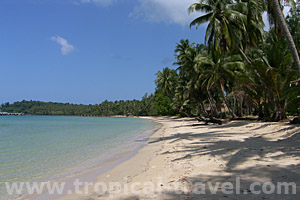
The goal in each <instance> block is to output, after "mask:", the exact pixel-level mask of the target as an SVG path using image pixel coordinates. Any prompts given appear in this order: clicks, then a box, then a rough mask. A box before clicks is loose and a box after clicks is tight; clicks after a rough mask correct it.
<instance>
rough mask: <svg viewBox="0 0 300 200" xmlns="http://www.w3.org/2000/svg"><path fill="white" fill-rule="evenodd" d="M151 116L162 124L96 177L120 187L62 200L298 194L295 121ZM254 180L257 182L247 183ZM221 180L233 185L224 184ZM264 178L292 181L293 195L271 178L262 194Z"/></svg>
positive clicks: (299, 154)
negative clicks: (218, 121) (213, 121)
mask: <svg viewBox="0 0 300 200" xmlns="http://www.w3.org/2000/svg"><path fill="white" fill-rule="evenodd" d="M151 119H153V120H155V121H156V122H159V123H161V124H162V125H163V126H162V127H161V129H159V130H158V131H157V132H156V133H155V134H154V135H153V136H152V137H151V139H150V141H149V144H148V145H147V146H145V147H144V148H143V149H141V150H140V151H139V152H138V154H136V155H135V156H134V157H133V158H131V159H129V160H127V161H125V162H123V163H122V164H120V165H118V166H117V167H115V168H113V169H112V170H110V171H108V172H107V173H105V174H102V175H100V176H99V177H97V182H101V183H105V184H107V186H109V185H108V183H109V182H119V183H120V184H121V186H119V185H114V186H115V187H112V188H113V189H111V190H110V191H107V192H106V193H105V194H101V195H99V194H97V193H95V190H94V189H95V185H93V186H90V187H89V188H88V189H89V193H88V194H85V195H74V194H73V195H68V196H64V197H62V199H68V200H69V199H88V200H93V199H95V200H96V199H126V200H129V199H300V187H299V186H300V128H299V127H300V126H298V125H289V124H287V123H262V122H250V121H233V122H230V123H229V124H226V125H221V126H219V125H207V126H205V125H199V126H193V125H195V124H198V122H197V121H195V120H193V119H172V118H151ZM239 181H240V185H238V186H236V182H239ZM257 181H258V182H260V184H261V185H258V186H256V187H254V189H253V188H251V187H250V185H251V184H252V183H253V182H257ZM218 182H219V185H216V184H218ZM226 182H230V183H232V185H233V188H230V186H229V188H227V189H226V185H225V184H224V183H226ZM266 182H272V184H274V185H276V184H277V183H278V182H288V183H290V182H294V183H295V184H296V190H297V191H296V192H297V194H292V190H290V191H289V194H287V195H286V194H281V195H279V194H277V193H278V192H279V190H278V189H277V188H276V189H275V191H274V192H272V191H270V190H271V189H272V185H271V186H270V183H269V187H266V188H265V189H266V190H265V191H266V192H270V193H271V192H272V194H265V193H264V192H263V191H262V190H263V185H264V186H267V183H266ZM200 183H201V184H202V185H201V187H199V185H200ZM151 184H152V185H151ZM203 185H204V186H205V188H204V187H203ZM98 186H99V185H98ZM98 188H100V187H98ZM101 188H103V187H101ZM130 188H131V189H130ZM152 189H154V190H153V191H152ZM213 189H214V190H213ZM290 189H292V186H291V187H290ZM212 190H213V191H212ZM222 190H223V192H222ZM199 191H200V192H203V193H204V192H205V194H199ZM224 191H225V192H227V193H228V194H226V193H224ZM259 191H261V194H254V193H257V192H259ZM214 192H215V193H216V194H212V193H214ZM100 193H101V192H100ZM229 193H232V194H229ZM239 193H241V194H239ZM243 193H247V194H243ZM282 193H284V191H282Z"/></svg>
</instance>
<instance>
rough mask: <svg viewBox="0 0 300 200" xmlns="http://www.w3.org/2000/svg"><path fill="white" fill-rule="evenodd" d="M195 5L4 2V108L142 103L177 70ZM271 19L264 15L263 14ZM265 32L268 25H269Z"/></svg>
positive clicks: (197, 36)
mask: <svg viewBox="0 0 300 200" xmlns="http://www.w3.org/2000/svg"><path fill="white" fill-rule="evenodd" d="M194 2H196V0H1V1H0V26H1V28H0V70H1V72H0V74H1V78H0V92H1V93H0V94H1V95H0V103H4V102H10V103H12V102H15V101H22V100H39V101H46V102H48V101H52V102H70V103H76V104H98V103H101V102H102V101H104V100H109V101H115V100H130V99H141V97H142V96H143V95H144V94H145V93H148V94H150V93H153V92H154V90H155V84H154V80H155V78H156V76H155V74H156V73H157V72H158V71H159V70H162V69H163V68H164V67H170V68H173V69H175V68H176V66H174V65H172V63H173V62H174V61H175V60H174V49H175V47H176V43H178V42H179V41H180V40H181V39H189V40H190V41H191V42H197V43H204V34H205V29H206V25H202V26H200V27H199V28H198V29H197V30H196V29H195V28H190V27H189V23H190V22H191V20H192V19H194V18H195V17H197V16H200V15H201V13H194V14H191V15H189V14H188V12H187V9H188V7H189V6H190V5H191V4H192V3H194ZM265 18H266V16H265ZM267 26H268V25H267Z"/></svg>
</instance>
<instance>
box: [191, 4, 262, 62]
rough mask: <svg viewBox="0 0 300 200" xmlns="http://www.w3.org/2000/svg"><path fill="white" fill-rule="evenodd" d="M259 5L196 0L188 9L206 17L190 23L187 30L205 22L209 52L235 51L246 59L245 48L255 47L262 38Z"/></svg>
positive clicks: (260, 8)
mask: <svg viewBox="0 0 300 200" xmlns="http://www.w3.org/2000/svg"><path fill="white" fill-rule="evenodd" d="M263 10H264V9H263V4H260V3H258V2H256V1H254V0H246V1H241V0H240V1H232V0H225V1H222V0H200V1H199V3H194V4H192V5H191V6H190V8H189V13H191V12H195V11H201V12H205V13H206V14H204V15H202V16H200V17H198V18H196V19H194V20H193V21H192V22H191V23H190V26H196V27H198V26H200V25H201V24H203V23H205V22H208V26H207V29H206V34H205V42H206V44H208V46H209V47H210V49H213V50H218V51H222V52H223V53H226V52H229V51H234V50H238V51H239V53H240V54H241V55H242V56H243V58H244V59H245V60H246V61H247V62H250V61H249V60H248V59H247V56H246V54H245V50H246V48H247V46H248V45H250V46H255V47H256V46H257V43H258V42H259V41H262V35H263V31H262V30H263V25H264V24H263V20H262V15H261V14H262V12H263Z"/></svg>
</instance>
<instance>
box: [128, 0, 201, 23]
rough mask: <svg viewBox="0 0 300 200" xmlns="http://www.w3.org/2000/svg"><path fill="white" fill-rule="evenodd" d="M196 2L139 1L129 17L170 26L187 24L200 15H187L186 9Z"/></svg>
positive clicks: (172, 0) (178, 0) (193, 0)
mask: <svg viewBox="0 0 300 200" xmlns="http://www.w3.org/2000/svg"><path fill="white" fill-rule="evenodd" d="M195 2H197V1H196V0H139V5H137V6H136V7H135V8H134V11H133V12H132V14H130V15H131V16H138V17H143V18H144V19H146V20H147V21H150V22H154V23H159V22H166V23H172V24H180V25H186V24H189V23H190V22H191V21H192V19H194V18H195V16H199V15H200V13H193V14H191V15H189V14H188V8H189V6H190V5H192V4H193V3H195Z"/></svg>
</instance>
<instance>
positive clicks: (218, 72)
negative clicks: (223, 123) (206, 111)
mask: <svg viewBox="0 0 300 200" xmlns="http://www.w3.org/2000/svg"><path fill="white" fill-rule="evenodd" d="M195 61H196V62H197V65H196V66H197V68H200V69H198V70H202V71H203V72H202V73H203V84H204V85H205V86H206V87H207V90H208V91H210V90H211V89H212V88H213V87H214V86H218V87H219V89H220V90H221V94H222V97H223V102H224V104H225V105H226V107H227V109H228V110H229V112H230V113H231V115H232V117H235V114H234V112H233V111H232V109H231V108H230V106H229V103H228V100H227V94H228V93H229V87H227V86H228V85H229V82H230V80H232V79H234V77H235V75H236V73H237V72H239V71H243V70H244V63H243V62H242V59H241V57H240V56H238V55H232V56H230V55H224V54H222V52H220V51H214V52H212V53H211V54H209V55H208V56H203V55H199V56H197V57H196V59H195Z"/></svg>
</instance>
